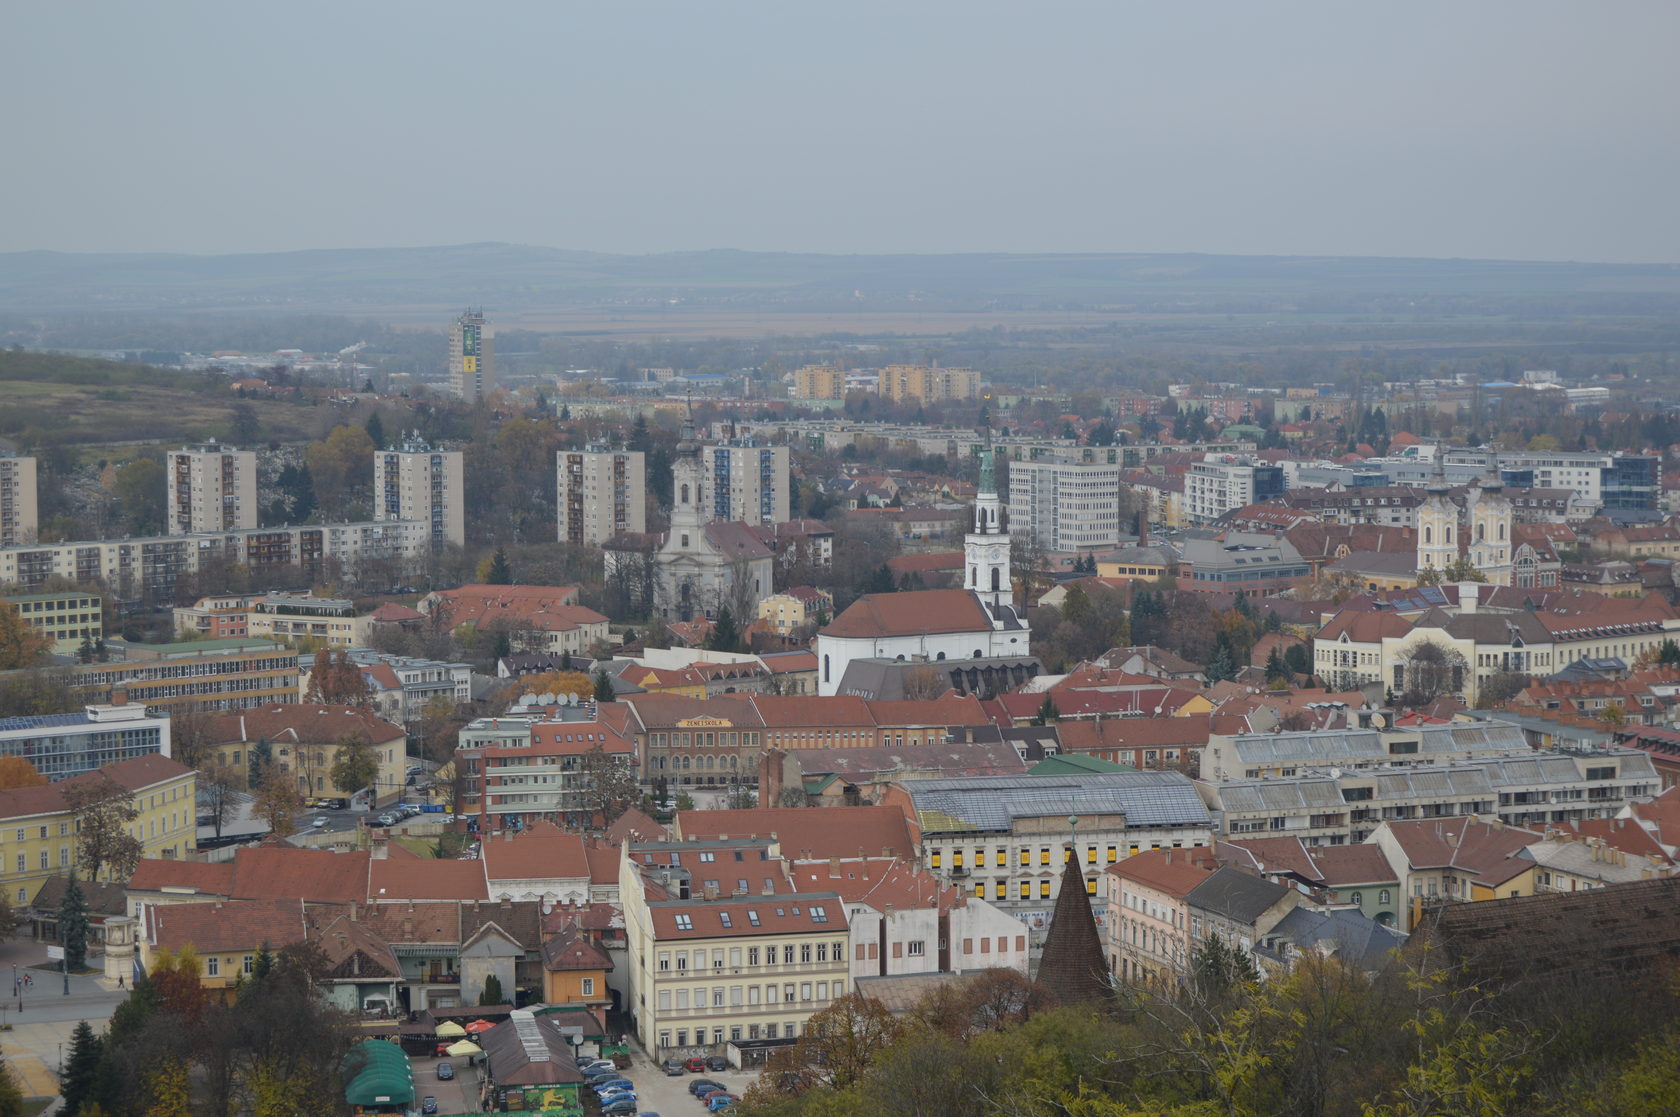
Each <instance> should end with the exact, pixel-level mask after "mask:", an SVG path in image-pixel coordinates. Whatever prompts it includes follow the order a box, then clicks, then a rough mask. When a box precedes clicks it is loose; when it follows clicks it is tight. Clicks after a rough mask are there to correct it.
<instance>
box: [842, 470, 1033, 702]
mask: <svg viewBox="0 0 1680 1117" xmlns="http://www.w3.org/2000/svg"><path fill="white" fill-rule="evenodd" d="M1031 637H1032V633H1031V632H1030V631H1029V630H1028V628H1027V622H1026V618H1025V617H1024V616H1023V615H1022V614H1021V613H1020V612H1019V611H1018V610H1017V609H1016V608H1015V590H1014V586H1013V584H1012V583H1011V581H1010V569H1009V533H1008V532H1007V531H1005V530H1004V525H1003V505H1002V502H1001V501H1000V500H999V499H998V492H997V468H996V465H995V463H994V459H993V454H992V449H991V446H990V445H987V447H986V449H985V451H984V452H983V456H982V457H981V459H980V487H979V492H978V494H977V495H976V496H975V498H974V524H973V528H972V530H970V531H969V532H968V534H967V535H966V536H965V537H964V538H963V588H962V589H960V590H906V591H901V592H899V593H874V594H865V595H864V596H863V597H860V598H858V600H857V601H855V602H853V603H852V604H851V605H850V606H849V607H847V609H846V610H845V611H844V612H842V613H841V614H840V615H839V616H838V617H836V618H834V622H833V623H832V624H830V625H829V626H828V627H827V628H825V629H823V630H822V631H821V632H819V633H817V693H818V694H820V695H833V694H838V693H840V682H841V680H842V679H843V678H845V675H846V668H847V667H848V666H849V665H850V664H851V663H853V662H854V661H856V660H860V659H887V660H894V661H900V662H907V661H917V662H926V663H931V664H942V663H946V662H948V661H951V660H977V659H1001V658H1007V657H1014V658H1021V657H1025V656H1027V655H1029V654H1030V653H1029V651H1028V645H1029V643H1030V642H1031Z"/></svg>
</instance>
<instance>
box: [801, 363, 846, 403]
mask: <svg viewBox="0 0 1680 1117" xmlns="http://www.w3.org/2000/svg"><path fill="white" fill-rule="evenodd" d="M793 397H794V398H795V399H845V398H846V374H845V372H844V371H842V370H841V369H837V368H830V367H829V366H827V365H806V366H805V367H804V368H800V369H795V370H794V373H793Z"/></svg>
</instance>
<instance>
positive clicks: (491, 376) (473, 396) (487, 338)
mask: <svg viewBox="0 0 1680 1117" xmlns="http://www.w3.org/2000/svg"><path fill="white" fill-rule="evenodd" d="M449 388H450V390H451V391H453V392H454V393H455V394H456V395H457V396H459V397H461V398H462V399H464V400H467V401H468V402H476V401H478V400H481V399H483V398H484V397H486V396H488V395H489V394H490V393H491V392H494V391H495V390H496V343H495V339H494V338H493V337H492V336H491V333H490V327H489V326H488V325H486V324H485V321H484V315H483V313H482V312H480V311H476V310H469V311H467V312H466V313H465V314H463V315H461V316H460V317H459V318H457V319H455V321H454V322H452V323H451V324H450V326H449Z"/></svg>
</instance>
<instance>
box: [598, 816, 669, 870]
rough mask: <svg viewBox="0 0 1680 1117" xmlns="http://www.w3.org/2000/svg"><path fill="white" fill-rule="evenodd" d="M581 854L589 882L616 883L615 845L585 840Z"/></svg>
mask: <svg viewBox="0 0 1680 1117" xmlns="http://www.w3.org/2000/svg"><path fill="white" fill-rule="evenodd" d="M621 821H622V820H621ZM615 825H616V823H615ZM661 833H662V834H663V833H664V831H663V828H661ZM650 837H651V835H650ZM644 840H647V839H644ZM653 840H655V841H663V840H664V838H663V837H659V838H654V839H653ZM583 856H584V860H585V861H587V862H588V864H589V883H590V884H601V885H605V884H617V883H618V858H619V852H618V847H617V846H616V845H606V844H604V843H601V842H587V843H585V844H584V847H583Z"/></svg>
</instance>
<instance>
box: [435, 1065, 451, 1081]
mask: <svg viewBox="0 0 1680 1117" xmlns="http://www.w3.org/2000/svg"><path fill="white" fill-rule="evenodd" d="M437 1076H438V1081H439V1082H448V1081H449V1080H450V1079H451V1078H454V1077H455V1067H454V1064H452V1063H439V1064H438V1065H437Z"/></svg>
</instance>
